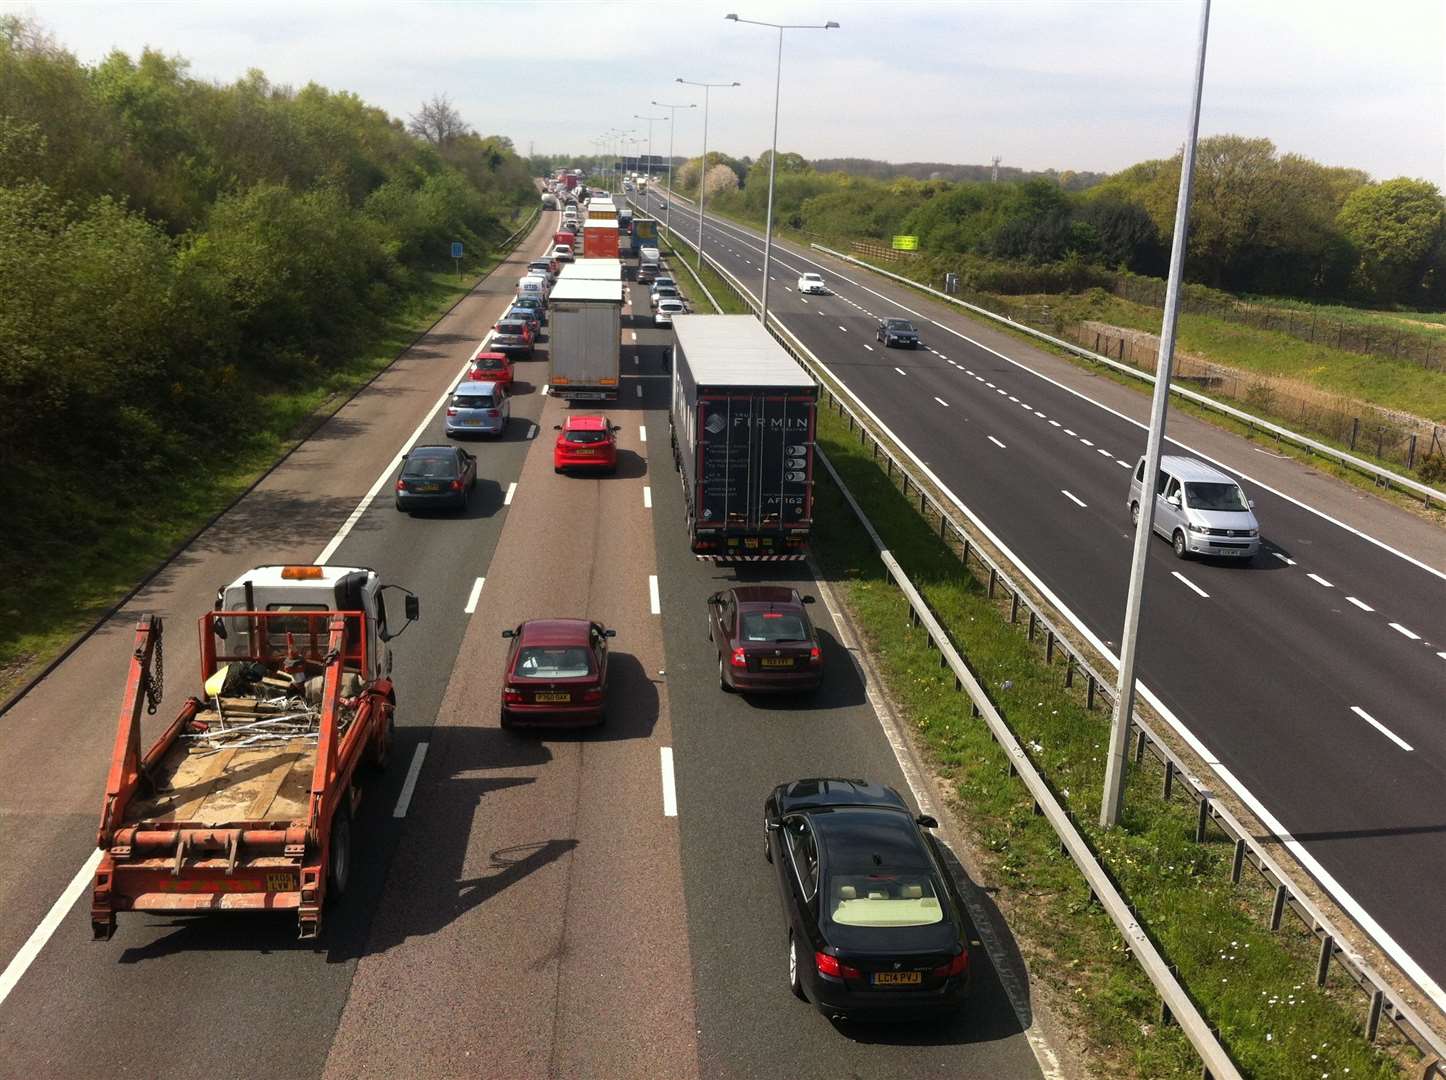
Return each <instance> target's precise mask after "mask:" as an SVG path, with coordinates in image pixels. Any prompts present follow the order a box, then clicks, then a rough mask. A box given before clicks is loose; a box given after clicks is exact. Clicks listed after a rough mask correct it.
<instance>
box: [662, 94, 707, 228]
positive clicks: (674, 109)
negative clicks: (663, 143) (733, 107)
mask: <svg viewBox="0 0 1446 1080" xmlns="http://www.w3.org/2000/svg"><path fill="white" fill-rule="evenodd" d="M653 104H654V105H656V106H657V107H658V108H660V109H668V110H670V111H669V113H668V198H667V200H666V205H665V206H664V207H663V228H665V229H668V230H669V231H670V232H671V231H672V229H671V227H672V224H673V201H672V196H673V135H674V133H675V132H676V130H677V127H678V110H679V109H696V108H697V107H698V106H697V105H695V104H691V103H690V104H688V105H669V104H668V103H667V102H664V101H655V102H653Z"/></svg>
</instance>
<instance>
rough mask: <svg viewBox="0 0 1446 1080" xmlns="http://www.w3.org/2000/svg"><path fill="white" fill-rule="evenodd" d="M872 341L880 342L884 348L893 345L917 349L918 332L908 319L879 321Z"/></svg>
mask: <svg viewBox="0 0 1446 1080" xmlns="http://www.w3.org/2000/svg"><path fill="white" fill-rule="evenodd" d="M874 339H875V340H876V341H882V342H883V343H884V347H885V348H889V347H890V346H893V345H901V346H904V345H906V346H908V347H909V348H911V349H917V348H918V347H919V331H918V330H917V329H915V327H914V324H913V323H911V322H910V321H909V320H908V319H880V320H879V329H878V332H877V333H876V334H875V335H874Z"/></svg>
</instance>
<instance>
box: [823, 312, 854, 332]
mask: <svg viewBox="0 0 1446 1080" xmlns="http://www.w3.org/2000/svg"><path fill="white" fill-rule="evenodd" d="M819 314H820V315H822V314H823V312H821V311H820V312H819ZM839 329H840V330H842V331H843V332H844V333H845V334H847V333H848V332H849V328H848V327H847V326H840V327H839Z"/></svg>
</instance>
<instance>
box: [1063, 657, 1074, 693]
mask: <svg viewBox="0 0 1446 1080" xmlns="http://www.w3.org/2000/svg"><path fill="white" fill-rule="evenodd" d="M1064 685H1065V688H1066V689H1068V688H1069V687H1071V686H1073V685H1074V653H1070V652H1067V653H1065V654H1064Z"/></svg>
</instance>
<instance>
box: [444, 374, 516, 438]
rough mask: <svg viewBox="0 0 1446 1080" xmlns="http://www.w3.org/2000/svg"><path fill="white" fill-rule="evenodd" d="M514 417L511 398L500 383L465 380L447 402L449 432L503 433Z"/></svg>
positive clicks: (448, 433)
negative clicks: (508, 422)
mask: <svg viewBox="0 0 1446 1080" xmlns="http://www.w3.org/2000/svg"><path fill="white" fill-rule="evenodd" d="M511 417H512V401H511V399H510V398H509V397H508V396H507V390H506V388H505V387H503V386H502V385H501V384H500V383H494V382H464V383H459V384H458V386H457V388H456V389H455V390H453V391H452V400H451V401H449V402H447V419H446V425H445V426H446V432H447V435H448V437H449V438H450V437H452V436H455V435H501V434H502V433H503V432H504V431H506V430H507V421H508V420H509V419H510V418H511Z"/></svg>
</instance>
